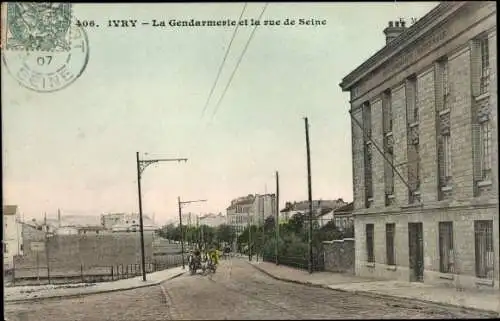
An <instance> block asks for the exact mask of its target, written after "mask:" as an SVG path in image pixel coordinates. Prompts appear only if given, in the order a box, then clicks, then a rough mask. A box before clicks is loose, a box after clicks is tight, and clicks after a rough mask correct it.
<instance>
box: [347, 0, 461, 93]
mask: <svg viewBox="0 0 500 321" xmlns="http://www.w3.org/2000/svg"><path fill="white" fill-rule="evenodd" d="M466 4H467V2H466V1H461V2H441V3H440V4H439V5H437V6H436V7H435V8H434V9H432V10H431V11H430V12H429V13H428V14H426V15H425V16H424V17H422V18H421V19H420V20H418V21H417V22H416V23H415V24H414V25H412V26H411V27H409V28H408V29H407V30H406V31H405V32H403V33H402V34H401V35H400V36H399V37H397V38H396V39H394V40H393V41H391V42H390V43H389V44H387V45H385V46H384V47H383V48H382V49H380V50H379V51H377V52H376V53H375V54H374V55H373V56H371V57H370V58H369V59H368V60H366V61H365V62H364V63H362V64H361V65H360V66H359V67H357V68H356V69H355V70H354V71H352V72H351V73H349V74H348V75H347V76H345V77H344V78H343V79H342V82H341V83H340V84H339V86H340V87H341V88H342V90H343V91H347V90H349V89H350V88H351V87H352V85H353V84H355V83H356V82H358V81H359V80H360V79H361V78H362V77H363V76H365V75H366V74H369V73H370V72H373V71H374V70H375V69H377V68H378V67H380V66H382V65H383V64H385V63H386V62H387V61H388V60H389V59H391V57H393V56H395V55H397V54H398V53H399V52H401V51H403V50H405V49H406V47H408V46H409V45H411V44H412V43H414V42H415V41H416V40H417V39H418V38H420V37H421V36H422V35H424V34H425V33H427V32H428V31H429V30H432V29H433V28H434V27H435V26H436V25H439V24H441V23H442V22H443V21H444V20H446V18H448V16H450V15H452V14H453V13H455V12H456V11H457V10H458V9H460V8H461V7H462V6H464V5H466Z"/></svg>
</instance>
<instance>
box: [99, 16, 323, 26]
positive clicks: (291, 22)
mask: <svg viewBox="0 0 500 321" xmlns="http://www.w3.org/2000/svg"><path fill="white" fill-rule="evenodd" d="M237 24H239V25H240V26H259V25H263V26H324V25H326V20H324V19H313V18H308V19H304V18H300V19H290V18H285V19H277V20H274V19H266V20H257V19H242V20H240V21H239V22H238V21H237V20H231V19H225V20H196V19H188V20H179V19H170V20H157V19H152V20H150V21H143V22H140V21H139V20H133V19H128V20H123V19H122V20H108V27H118V28H119V27H122V28H127V27H132V28H133V27H137V26H139V25H142V26H151V27H231V26H236V25H237Z"/></svg>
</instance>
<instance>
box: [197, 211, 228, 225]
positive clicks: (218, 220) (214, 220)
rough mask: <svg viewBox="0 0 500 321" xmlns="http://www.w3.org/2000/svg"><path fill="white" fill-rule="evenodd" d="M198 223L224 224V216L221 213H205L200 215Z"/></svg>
mask: <svg viewBox="0 0 500 321" xmlns="http://www.w3.org/2000/svg"><path fill="white" fill-rule="evenodd" d="M199 222H200V225H207V226H210V227H218V226H220V225H222V224H226V217H225V216H224V215H222V213H219V214H218V215H217V214H207V215H203V216H200V220H199Z"/></svg>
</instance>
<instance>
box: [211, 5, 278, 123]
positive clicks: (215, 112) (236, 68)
mask: <svg viewBox="0 0 500 321" xmlns="http://www.w3.org/2000/svg"><path fill="white" fill-rule="evenodd" d="M268 5H269V3H268V2H266V4H265V5H264V7H263V8H262V11H261V12H260V15H259V19H258V21H260V20H261V18H262V16H263V15H264V12H265V11H266V8H267V6H268ZM257 26H258V25H257V24H256V25H255V26H254V28H253V30H252V33H251V34H250V37H249V38H248V40H247V43H246V44H245V48H243V51H242V53H241V55H240V58H239V59H238V62H237V63H236V67H235V68H234V70H233V73H232V74H231V76H230V77H229V81H228V82H227V85H226V87H225V88H224V91H223V92H222V95H221V96H220V98H219V101H218V102H217V104H216V105H215V109H214V112H213V113H212V117H211V119H210V121H212V120H213V119H214V117H215V115H216V114H217V111H218V110H219V107H220V105H221V103H222V100H223V99H224V97H225V95H226V92H227V90H228V89H229V87H230V86H231V83H232V80H233V78H234V75H235V74H236V71H237V70H238V67H239V66H240V63H241V61H242V60H243V57H244V56H245V53H246V52H247V49H248V47H249V45H250V42H251V41H252V38H253V36H254V34H255V31H256V30H257Z"/></svg>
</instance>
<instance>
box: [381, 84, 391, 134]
mask: <svg viewBox="0 0 500 321" xmlns="http://www.w3.org/2000/svg"><path fill="white" fill-rule="evenodd" d="M382 113H383V115H382V117H383V122H384V134H387V133H390V132H392V94H391V90H390V89H388V90H386V91H385V92H384V94H383V98H382Z"/></svg>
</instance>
